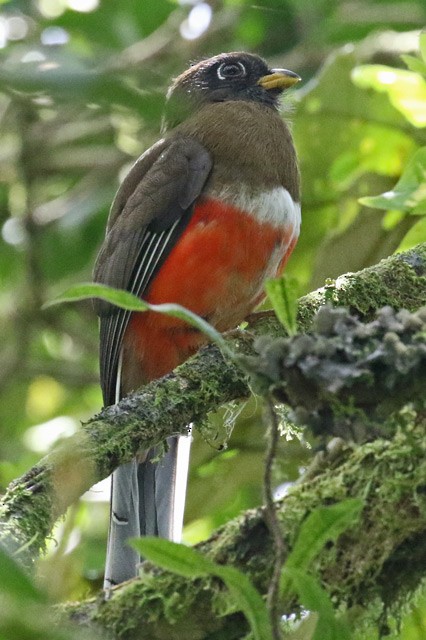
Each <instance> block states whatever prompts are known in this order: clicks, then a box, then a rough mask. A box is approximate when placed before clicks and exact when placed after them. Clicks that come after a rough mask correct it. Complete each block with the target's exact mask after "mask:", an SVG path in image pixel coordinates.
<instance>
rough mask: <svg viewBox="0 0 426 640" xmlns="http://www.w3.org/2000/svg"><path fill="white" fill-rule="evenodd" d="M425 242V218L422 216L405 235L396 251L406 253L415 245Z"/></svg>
mask: <svg viewBox="0 0 426 640" xmlns="http://www.w3.org/2000/svg"><path fill="white" fill-rule="evenodd" d="M421 242H426V216H423V217H422V218H420V220H418V221H417V222H416V224H414V225H413V226H412V227H411V229H410V230H409V231H407V233H406V234H405V236H404V237H403V239H402V240H401V243H400V245H399V247H398V249H397V251H408V249H412V248H413V247H415V246H416V245H417V244H420V243H421Z"/></svg>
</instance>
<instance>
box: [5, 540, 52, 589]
mask: <svg viewBox="0 0 426 640" xmlns="http://www.w3.org/2000/svg"><path fill="white" fill-rule="evenodd" d="M0 576H1V577H2V579H1V580H0V593H7V594H8V595H11V596H14V597H15V598H16V599H18V600H21V601H24V600H35V601H38V602H41V601H43V600H44V599H45V598H44V596H43V594H42V593H41V591H39V590H38V589H37V587H35V585H34V584H33V583H32V581H31V580H30V578H29V577H28V576H27V574H26V573H25V572H24V571H23V569H22V568H21V567H20V566H19V564H18V563H17V562H16V561H15V560H13V558H11V557H10V556H9V554H8V553H6V551H5V550H4V549H2V548H0Z"/></svg>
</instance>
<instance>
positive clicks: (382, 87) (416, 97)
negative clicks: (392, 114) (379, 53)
mask: <svg viewBox="0 0 426 640" xmlns="http://www.w3.org/2000/svg"><path fill="white" fill-rule="evenodd" d="M352 80H353V82H354V83H355V84H356V85H357V86H358V87H361V88H362V89H375V90H376V91H379V92H382V93H387V95H388V96H389V100H390V102H391V103H392V104H393V105H394V106H395V107H396V108H397V109H398V110H399V111H400V112H401V113H402V114H403V115H404V116H405V117H406V118H407V120H408V121H409V122H411V123H412V124H413V125H415V126H416V127H426V109H425V104H426V80H425V79H424V78H423V77H422V76H421V75H420V74H419V73H414V72H413V71H406V70H405V69H396V68H394V67H386V66H385V65H379V64H366V65H361V66H359V67H356V68H355V69H353V71H352Z"/></svg>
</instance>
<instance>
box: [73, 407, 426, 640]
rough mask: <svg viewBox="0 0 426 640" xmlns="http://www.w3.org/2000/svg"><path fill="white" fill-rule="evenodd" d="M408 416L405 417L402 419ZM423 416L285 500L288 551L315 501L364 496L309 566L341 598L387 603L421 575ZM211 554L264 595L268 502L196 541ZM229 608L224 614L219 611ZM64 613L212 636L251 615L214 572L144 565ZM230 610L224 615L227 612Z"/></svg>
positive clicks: (285, 604) (288, 605)
mask: <svg viewBox="0 0 426 640" xmlns="http://www.w3.org/2000/svg"><path fill="white" fill-rule="evenodd" d="M411 420H412V416H405V417H401V427H403V428H404V426H406V425H404V422H405V421H407V423H408V422H409V421H410V422H411ZM425 428H426V420H425V419H424V418H423V420H419V421H418V423H417V425H416V427H415V428H414V429H413V431H411V432H410V433H407V430H406V429H401V431H400V434H399V435H398V436H397V437H396V438H394V439H393V440H392V441H388V440H386V441H384V440H376V441H374V442H372V443H367V444H364V445H362V446H359V447H357V448H355V449H353V448H351V447H347V448H346V449H343V450H341V451H340V454H339V455H338V456H337V457H335V458H334V460H330V459H329V460H328V461H327V465H326V469H325V470H323V471H322V472H321V473H319V474H318V475H316V476H314V477H310V478H309V480H308V481H307V482H302V483H300V484H297V485H295V486H294V487H292V489H291V491H290V493H289V494H288V495H287V496H286V497H285V498H284V499H283V500H282V501H281V502H280V503H279V510H278V518H279V521H280V525H281V527H282V531H283V536H284V541H285V549H286V551H287V552H289V551H291V548H292V545H293V543H294V541H295V538H296V536H297V533H298V531H299V528H300V526H301V524H302V523H303V522H304V520H305V519H306V517H307V516H308V514H309V513H311V512H312V511H313V510H314V509H315V508H316V507H319V506H324V505H326V504H334V503H336V502H339V501H341V500H345V499H347V498H355V497H356V498H360V499H362V501H363V502H364V509H363V511H362V516H361V520H360V522H359V523H358V524H357V525H356V526H355V527H353V528H352V529H351V530H350V531H347V532H346V533H345V534H344V535H342V536H340V538H339V539H338V541H337V543H336V544H334V545H327V546H326V547H325V548H324V549H323V550H322V551H321V553H320V554H319V556H318V557H317V558H316V560H315V561H314V565H313V566H312V567H311V568H310V569H311V571H312V572H313V573H314V574H315V575H316V576H318V577H319V578H320V579H321V582H322V584H323V586H324V587H325V588H326V589H327V591H328V592H329V593H330V595H331V596H332V597H333V600H334V602H335V604H336V606H338V605H340V604H343V605H346V606H347V607H352V611H353V612H354V613H355V612H356V611H357V612H358V615H359V614H360V613H361V611H362V607H365V608H367V607H368V606H369V605H371V603H373V602H375V601H379V600H380V601H381V602H383V603H385V604H386V605H390V604H392V603H393V602H395V601H396V600H397V599H398V598H402V597H404V596H406V594H407V592H408V591H409V590H411V589H413V588H415V587H416V586H417V585H418V584H419V582H420V580H421V579H422V577H424V566H425V560H426V535H425V533H426V497H425V491H424V488H425V478H426V456H425V452H426V451H425V450H426V443H425V438H424V432H425ZM198 548H199V550H200V551H201V552H202V553H203V554H206V555H207V556H208V557H209V558H210V559H212V560H214V561H215V562H218V563H222V564H229V565H233V566H235V567H237V568H239V569H241V570H242V571H244V572H245V573H246V574H247V575H248V576H249V578H250V579H251V580H252V581H253V583H254V584H255V585H256V587H257V588H258V589H259V590H260V592H261V593H262V594H266V593H267V591H268V585H269V583H270V578H271V575H272V570H273V564H274V558H273V544H272V541H271V539H270V534H269V531H268V528H267V526H266V523H265V519H264V509H263V508H259V509H257V510H251V511H248V512H246V513H244V514H243V515H241V516H240V517H239V518H237V519H235V520H233V521H230V522H228V523H227V524H226V525H225V526H224V527H222V528H221V529H220V530H219V531H217V532H216V533H215V534H214V535H213V536H212V537H211V538H210V540H208V541H206V542H203V543H202V544H200V545H198ZM279 608H280V612H281V613H283V614H284V613H290V612H295V611H298V605H297V602H296V601H295V599H294V598H292V597H289V598H288V599H286V600H285V601H281V602H280V603H279ZM221 613H222V614H224V615H220V614H221ZM62 614H63V615H64V616H65V617H66V618H68V619H71V620H73V621H74V622H76V623H78V624H80V625H82V626H90V627H92V626H93V627H95V628H97V629H98V630H100V632H101V634H100V635H101V637H102V636H103V635H104V634H105V632H108V633H109V634H111V635H112V637H113V638H121V639H123V640H133V639H136V638H138V640H144V639H146V640H148V639H149V640H162V639H164V640H166V639H167V640H182V639H183V638H185V639H186V638H191V640H201V639H203V640H207V639H209V640H213V639H217V638H221V640H226V639H227V638H232V639H233V640H236V639H237V638H244V637H245V636H246V634H247V632H248V628H247V622H246V620H245V619H244V617H243V616H242V614H240V613H239V612H235V611H234V612H233V611H232V610H231V611H230V602H229V595H227V593H226V589H225V587H224V585H223V584H222V583H221V582H220V581H218V580H217V579H207V578H206V579H200V578H199V579H196V580H189V579H185V578H182V577H180V576H177V575H175V574H171V573H169V572H166V571H162V570H159V569H157V568H154V567H152V566H149V564H148V563H145V565H144V566H143V571H142V573H141V577H140V579H136V580H133V581H130V582H128V583H125V584H124V585H121V586H120V587H117V588H115V589H114V590H113V592H112V596H111V598H110V599H108V600H106V601H101V600H99V599H97V600H95V599H93V600H90V601H87V602H84V603H78V604H70V605H65V607H64V608H63V609H62ZM225 614H226V615H225Z"/></svg>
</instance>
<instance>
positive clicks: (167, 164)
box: [94, 137, 212, 405]
mask: <svg viewBox="0 0 426 640" xmlns="http://www.w3.org/2000/svg"><path fill="white" fill-rule="evenodd" d="M211 168H212V161H211V158H210V154H209V153H208V151H207V150H206V149H205V148H204V147H203V146H202V145H201V144H200V143H199V142H197V141H196V140H194V139H193V138H188V137H176V138H173V139H169V140H161V141H160V142H158V143H157V144H156V145H154V146H153V147H151V148H150V149H149V150H148V151H147V152H146V153H145V154H144V155H143V156H141V158H140V159H139V160H138V161H137V162H136V164H135V165H134V166H133V168H132V169H131V171H130V172H129V174H128V176H127V177H126V178H125V180H124V181H123V183H122V185H121V186H120V189H119V190H118V192H117V195H116V197H115V199H114V202H113V205H112V208H111V213H110V216H109V219H108V225H107V235H106V238H105V241H104V243H103V245H102V247H101V250H100V252H99V255H98V258H97V261H96V265H95V270H94V280H95V282H100V283H102V284H106V285H109V286H111V287H115V288H118V289H126V290H127V291H131V292H132V293H135V294H136V295H138V296H139V297H142V298H143V295H144V292H145V291H146V290H147V287H148V286H149V284H150V282H151V280H152V278H153V277H154V276H155V274H156V272H157V271H158V269H159V268H160V267H161V265H162V264H163V262H164V260H165V259H166V257H167V255H168V254H169V252H170V250H171V249H172V247H173V246H174V245H175V243H176V241H177V239H178V238H179V236H180V235H181V233H182V232H183V230H184V229H185V227H186V225H187V224H188V222H189V219H190V217H191V215H192V211H193V205H194V203H195V201H196V200H197V198H198V197H199V195H200V194H201V192H202V190H203V187H204V185H205V183H206V181H207V178H208V176H209V173H210V171H211ZM95 309H96V311H97V313H98V315H99V316H100V376H101V386H102V391H103V396H104V404H105V405H109V404H113V403H114V402H115V401H116V385H117V371H118V364H119V359H120V352H121V345H122V341H123V336H124V332H125V330H126V327H127V323H128V321H129V317H130V312H128V311H125V310H124V309H119V308H118V307H114V306H113V305H111V304H109V303H106V302H103V301H101V300H96V301H95Z"/></svg>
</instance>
